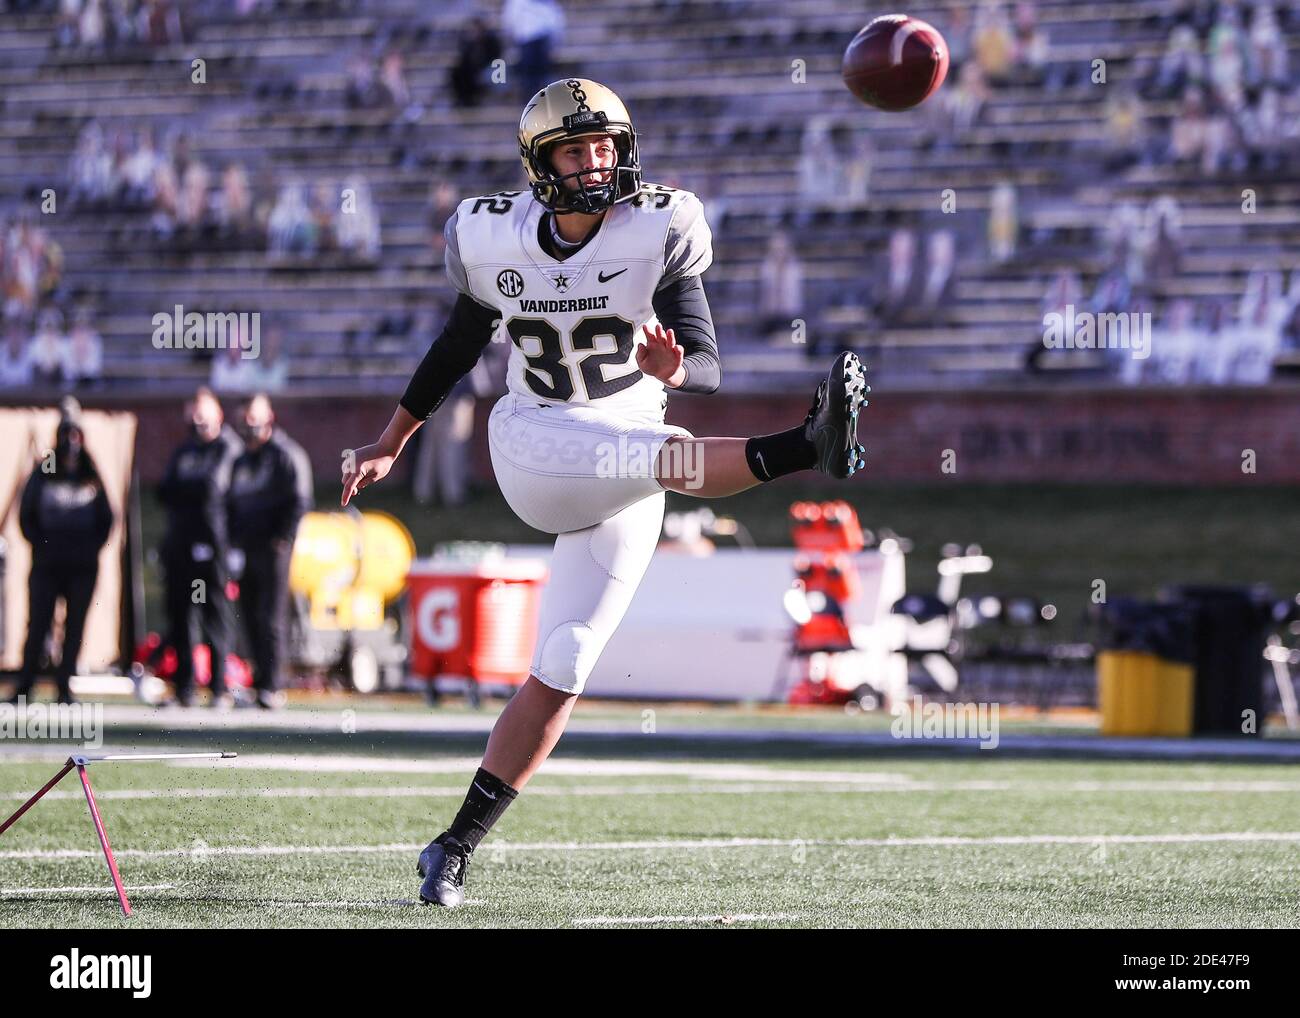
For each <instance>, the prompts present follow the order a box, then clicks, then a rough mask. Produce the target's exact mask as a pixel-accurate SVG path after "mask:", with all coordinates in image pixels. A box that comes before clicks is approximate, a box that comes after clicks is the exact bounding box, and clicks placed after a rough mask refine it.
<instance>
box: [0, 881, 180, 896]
mask: <svg viewBox="0 0 1300 1018" xmlns="http://www.w3.org/2000/svg"><path fill="white" fill-rule="evenodd" d="M175 886H176V885H175V884H124V885H123V887H122V889H123V890H125V891H170V890H171V889H172V888H173V887H175ZM100 892H102V893H104V894H108V895H115V894H116V892H115V891H114V890H113V885H112V884H109V885H108V886H107V887H4V888H0V897H3V896H4V895H7V894H8V895H14V894H73V893H76V894H83V893H100Z"/></svg>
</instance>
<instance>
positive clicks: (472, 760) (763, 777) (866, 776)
mask: <svg viewBox="0 0 1300 1018" xmlns="http://www.w3.org/2000/svg"><path fill="white" fill-rule="evenodd" d="M481 762H482V758H481V757H476V756H475V757H444V758H441V759H436V760H402V759H399V758H396V757H383V756H352V755H348V754H341V753H320V754H315V753H304V754H290V753H250V754H247V755H241V756H239V757H238V758H236V759H234V760H222V761H202V760H177V761H174V762H173V763H172V764H169V766H180V767H202V768H205V769H210V768H212V767H214V766H219V767H220V769H222V770H230V769H232V768H234V769H239V770H275V771H308V772H312V773H366V772H369V773H375V774H465V775H472V774H473V773H474V772H475V771H476V770H477V769H478V767H479V764H480V763H481ZM546 773H547V774H552V775H576V776H578V777H611V776H615V777H636V776H641V777H644V776H647V775H682V776H686V777H695V778H706V779H712V780H718V781H727V780H732V781H786V782H800V783H802V782H807V783H809V784H825V783H827V782H839V783H841V784H873V785H878V784H887V783H892V782H899V783H902V782H906V781H907V780H908V779H907V776H906V775H905V774H899V773H895V772H887V771H832V770H825V769H819V770H812V769H808V770H798V769H794V768H782V767H767V766H763V765H758V764H716V763H693V762H690V761H680V762H678V761H667V760H573V759H557V760H548V761H547V762H546Z"/></svg>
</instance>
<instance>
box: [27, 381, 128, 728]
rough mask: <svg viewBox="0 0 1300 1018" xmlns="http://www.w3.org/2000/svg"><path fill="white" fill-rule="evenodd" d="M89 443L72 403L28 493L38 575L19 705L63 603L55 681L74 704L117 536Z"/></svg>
mask: <svg viewBox="0 0 1300 1018" xmlns="http://www.w3.org/2000/svg"><path fill="white" fill-rule="evenodd" d="M84 439H85V433H84V432H83V430H82V422H81V406H80V404H78V403H77V401H76V400H75V399H73V398H72V397H71V396H68V397H66V398H65V399H64V401H63V404H62V416H61V417H60V419H59V428H58V432H57V437H56V438H55V442H54V449H53V450H52V452H51V453H47V454H46V455H45V456H43V457H42V458H41V459H40V460H38V461H37V464H36V468H35V469H34V470H33V471H32V475H31V477H29V478H28V480H27V485H26V487H24V488H23V496H22V502H21V506H20V508H19V515H18V521H19V525H20V527H21V528H22V532H23V537H25V538H27V540H28V541H29V542H30V543H31V546H32V571H31V574H30V575H29V576H28V579H27V586H28V597H29V600H28V609H27V643H26V644H25V646H24V648H23V664H22V671H21V673H20V674H19V678H18V688H17V691H16V692H15V694H14V697H13V699H14V700H17V699H18V697H20V696H22V697H26V696H28V695H30V693H31V690H32V685H33V683H34V682H35V681H36V673H37V671H38V669H39V668H40V666H41V657H42V654H43V651H44V649H45V641H46V638H47V636H48V635H49V632H50V626H51V624H52V623H53V622H54V606H55V603H56V602H57V601H58V599H59V598H63V601H64V605H65V607H66V615H65V619H64V623H63V650H62V653H61V654H60V656H59V664H58V667H57V668H56V669H55V672H54V677H55V681H56V682H57V683H58V687H59V703H72V702H73V699H72V688H71V681H70V680H71V678H72V673H73V672H74V671H76V667H77V657H78V655H79V654H80V653H81V638H82V635H83V633H84V632H85V625H86V613H87V612H88V611H89V610H90V599H91V595H92V594H93V593H94V590H95V580H96V578H97V576H98V575H99V550H100V549H101V548H102V547H103V546H104V543H105V542H106V541H107V540H108V535H109V532H110V531H111V530H112V529H113V510H112V509H111V508H109V504H108V495H107V494H106V493H105V491H104V483H103V481H101V480H100V477H99V471H98V470H96V469H95V464H94V462H93V461H92V460H91V458H90V455H89V454H88V453H87V452H86V450H85V442H84Z"/></svg>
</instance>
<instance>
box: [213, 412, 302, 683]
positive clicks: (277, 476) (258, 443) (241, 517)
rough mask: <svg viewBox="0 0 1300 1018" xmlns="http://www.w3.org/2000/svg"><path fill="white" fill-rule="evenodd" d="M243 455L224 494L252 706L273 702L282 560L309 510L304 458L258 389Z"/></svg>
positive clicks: (244, 426)
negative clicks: (238, 565)
mask: <svg viewBox="0 0 1300 1018" xmlns="http://www.w3.org/2000/svg"><path fill="white" fill-rule="evenodd" d="M240 432H241V434H242V435H243V438H244V452H243V453H242V454H241V455H240V457H239V458H238V459H237V460H235V464H234V467H233V468H232V469H231V477H230V491H229V493H228V494H227V496H226V505H227V508H228V518H229V523H230V542H231V545H232V546H233V548H234V550H235V556H234V557H235V560H236V562H240V563H242V570H243V572H242V575H241V576H240V579H239V614H240V616H241V617H242V619H243V623H244V628H245V631H246V632H247V634H248V643H249V649H250V651H251V653H252V657H253V686H254V689H255V690H256V693H257V705H258V706H259V707H266V708H270V707H274V706H276V705H277V703H278V699H279V697H278V696H277V691H278V689H279V687H280V668H281V665H282V662H283V661H284V649H285V646H286V645H287V636H288V625H289V621H288V614H289V612H288V608H289V560H290V558H291V557H292V555H293V540H294V535H295V534H297V532H298V521H299V520H300V519H302V516H303V514H304V513H306V512H308V511H309V510H310V509H311V508H312V503H313V499H312V477H311V463H310V462H309V461H308V459H307V454H306V453H305V452H304V451H303V449H302V447H301V446H300V445H298V443H297V442H295V441H294V440H293V439H291V438H289V436H288V435H286V434H285V433H284V432H283V431H281V430H280V429H279V428H277V427H276V426H275V413H274V411H273V410H272V408H271V401H270V399H269V398H267V396H266V395H265V394H264V393H259V394H257V395H256V396H253V397H252V398H251V399H249V400H248V401H247V402H246V403H245V404H244V406H243V413H242V420H241V422H240Z"/></svg>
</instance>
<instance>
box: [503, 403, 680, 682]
mask: <svg viewBox="0 0 1300 1018" xmlns="http://www.w3.org/2000/svg"><path fill="white" fill-rule="evenodd" d="M674 435H681V436H683V437H686V438H691V437H693V436H692V435H691V433H690V432H689V431H687V430H686V429H685V428H678V427H674V426H672V425H668V424H663V423H656V422H654V421H648V422H636V421H631V420H628V419H626V418H623V417H615V416H613V415H612V414H608V413H605V412H603V411H601V410H598V409H595V408H594V407H590V406H543V405H539V404H538V403H536V402H534V401H532V400H528V399H526V398H524V397H521V396H518V395H516V394H513V393H507V394H506V395H504V396H502V397H501V399H500V400H498V401H497V404H496V406H495V407H494V408H493V410H492V413H491V415H490V417H489V419H488V447H489V449H490V451H491V454H492V467H493V470H494V471H495V472H496V476H497V483H498V484H499V485H500V486H501V493H502V494H503V495H504V496H505V499H506V501H507V502H508V503H509V504H510V508H511V509H513V510H514V511H515V513H516V515H518V517H519V518H520V519H521V520H523V521H524V522H525V523H527V524H528V525H529V526H531V527H535V528H536V529H538V530H542V531H545V532H546V533H550V534H557V535H558V536H557V538H556V540H555V552H554V554H553V555H552V557H551V570H550V580H549V582H548V583H547V586H546V589H545V590H544V591H543V592H542V603H541V613H540V619H539V623H538V633H537V644H536V649H535V650H534V652H533V661H532V669H531V671H532V674H533V675H535V676H537V678H538V679H539V680H540V681H542V682H544V683H545V684H546V685H548V686H550V687H551V688H552V689H556V690H559V691H560V692H564V693H581V692H582V690H583V687H584V686H585V685H586V683H587V679H588V677H589V676H590V675H591V672H592V669H593V668H594V667H595V665H596V661H597V659H598V658H599V657H600V654H601V652H602V651H603V650H604V649H605V645H606V644H607V643H608V642H609V638H610V637H611V636H613V635H614V630H615V629H616V628H617V627H618V624H619V622H621V621H622V619H623V615H624V614H625V613H626V612H627V608H628V605H630V604H631V602H632V595H633V594H635V593H636V588H637V586H638V585H639V584H640V583H641V577H642V576H644V575H645V570H646V567H647V566H648V565H649V564H650V558H651V556H652V555H653V554H654V550H655V547H656V545H658V543H659V532H660V528H661V527H662V525H663V515H664V501H665V499H664V490H665V489H664V487H663V485H662V484H660V483H659V480H658V479H657V478H656V477H655V461H656V458H657V457H658V454H659V450H660V448H661V447H662V446H663V444H664V443H665V442H666V441H668V439H669V438H671V437H672V436H674Z"/></svg>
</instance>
